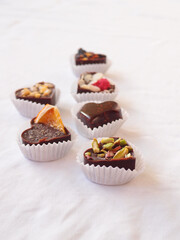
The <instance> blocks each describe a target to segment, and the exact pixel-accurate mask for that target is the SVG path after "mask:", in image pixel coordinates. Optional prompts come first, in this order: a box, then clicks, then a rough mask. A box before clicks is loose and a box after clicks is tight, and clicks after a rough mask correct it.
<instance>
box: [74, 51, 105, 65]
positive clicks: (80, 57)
mask: <svg viewBox="0 0 180 240" xmlns="http://www.w3.org/2000/svg"><path fill="white" fill-rule="evenodd" d="M75 62H76V65H84V64H92V63H106V55H104V54H97V53H93V52H86V51H85V50H84V49H82V48H80V49H79V50H78V52H77V54H76V55H75Z"/></svg>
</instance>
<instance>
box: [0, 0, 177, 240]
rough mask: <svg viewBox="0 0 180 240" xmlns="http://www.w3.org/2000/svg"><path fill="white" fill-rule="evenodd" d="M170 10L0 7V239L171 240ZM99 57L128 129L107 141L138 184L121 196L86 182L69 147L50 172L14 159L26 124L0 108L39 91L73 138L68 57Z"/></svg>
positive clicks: (47, 1)
mask: <svg viewBox="0 0 180 240" xmlns="http://www.w3.org/2000/svg"><path fill="white" fill-rule="evenodd" d="M179 11H180V2H179V1H176V0H157V1H155V0H153V1H150V0H147V1H141V0H138V1H133V0H132V1H131V0H126V1H123V0H122V1H121V0H120V1H116V0H112V1H107V0H97V1H95V0H93V1H90V0H89V1H82V0H74V1H73V0H71V1H70V0H69V1H65V0H64V1H63V0H59V1H58V0H44V1H43V0H41V1H40V0H34V1H30V0H27V1H23V0H7V1H5V0H2V1H0V79H1V80H0V82H1V87H0V89H1V94H0V123H1V125H0V126H1V130H0V141H1V143H0V239H3V240H36V239H38V240H40V239H42V240H50V239H51V240H61V239H63V240H64V239H66V240H76V239H78V240H89V239H93V240H99V239H103V240H109V239H113V240H119V239H122V240H131V239H133V240H134V239H143V240H144V239H146V240H152V239H156V240H159V239H160V240H161V239H163V240H164V239H168V240H169V239H173V240H179V239H180V230H179V229H180V204H179V202H180V154H179V153H180V111H179V110H180V107H179V106H180V88H179V87H180V66H179V65H180V42H179V39H180V16H179ZM79 47H83V48H84V49H86V50H89V51H94V52H99V53H105V54H107V56H108V57H109V58H110V59H111V61H112V66H111V68H110V69H109V71H108V73H107V76H109V77H111V78H112V79H114V80H115V81H116V84H117V86H118V87H119V96H118V100H120V102H121V106H122V107H123V108H125V109H126V110H127V111H128V113H129V119H128V120H127V122H126V123H125V124H124V125H123V127H122V129H120V130H119V132H118V133H117V135H118V136H124V137H125V138H127V139H129V140H130V141H131V142H132V143H134V144H135V145H136V146H137V147H138V148H139V150H140V151H141V152H142V153H143V155H144V159H145V163H146V169H145V171H144V173H143V174H141V175H140V176H139V177H137V178H136V179H134V180H133V181H131V182H130V183H128V184H126V185H123V186H116V187H115V186H114V187H110V186H102V185H97V184H94V183H92V182H90V181H88V180H87V179H86V178H85V176H84V175H83V173H82V171H81V169H80V167H79V165H78V164H77V163H76V159H75V158H76V152H77V150H78V149H79V148H80V147H81V145H82V143H84V142H87V141H89V140H87V139H85V138H83V137H81V136H80V135H79V136H78V141H77V142H76V144H75V145H74V147H73V149H72V150H71V151H70V152H69V154H68V155H66V157H64V158H63V159H61V160H58V161H54V162H50V163H36V162H32V161H29V160H27V159H25V158H24V156H23V155H22V153H21V152H20V150H19V148H18V145H17V142H16V136H17V131H18V128H19V127H20V126H21V125H22V124H24V122H26V121H29V119H26V118H24V117H22V116H21V115H20V114H19V113H18V112H17V110H16V109H15V107H14V106H13V104H12V103H11V101H10V97H9V95H10V93H11V92H12V91H14V90H15V89H18V88H20V87H22V86H30V85H31V84H34V83H36V82H39V81H49V82H53V83H54V84H56V86H57V87H58V88H60V90H61V96H60V101H59V108H60V112H61V115H62V118H63V121H64V123H65V125H69V126H70V127H71V128H73V129H74V130H75V131H76V129H75V125H74V122H73V119H72V117H71V113H70V109H71V108H72V106H73V104H75V101H74V99H73V98H72V96H71V94H70V88H71V84H72V82H73V81H74V80H76V77H75V76H74V75H73V73H72V71H71V67H70V61H69V59H70V56H71V54H73V53H75V52H76V51H77V49H78V48H79Z"/></svg>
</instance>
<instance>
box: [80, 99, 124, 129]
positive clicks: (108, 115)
mask: <svg viewBox="0 0 180 240" xmlns="http://www.w3.org/2000/svg"><path fill="white" fill-rule="evenodd" d="M77 117H78V118H79V119H80V120H81V121H82V122H83V123H84V124H85V125H87V126H88V127H89V128H91V129H93V128H95V127H99V126H103V125H104V124H107V123H111V122H112V121H115V120H118V119H122V113H121V109H120V107H119V105H118V103H117V102H114V101H106V102H103V103H93V102H91V103H86V104H85V105H84V106H83V107H82V108H81V109H80V111H79V112H78V113H77Z"/></svg>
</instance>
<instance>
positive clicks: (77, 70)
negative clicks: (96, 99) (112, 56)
mask: <svg viewBox="0 0 180 240" xmlns="http://www.w3.org/2000/svg"><path fill="white" fill-rule="evenodd" d="M70 62H71V66H72V70H73V73H74V74H75V76H77V77H79V76H80V75H81V74H82V73H84V72H101V73H105V72H106V71H107V70H108V69H109V67H110V66H111V61H110V60H109V59H108V58H107V61H106V63H92V64H84V65H76V63H75V55H72V56H71V59H70Z"/></svg>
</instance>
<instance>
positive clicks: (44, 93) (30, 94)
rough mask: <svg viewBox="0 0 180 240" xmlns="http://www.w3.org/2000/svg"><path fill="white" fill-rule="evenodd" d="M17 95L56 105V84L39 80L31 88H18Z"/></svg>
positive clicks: (20, 97)
mask: <svg viewBox="0 0 180 240" xmlns="http://www.w3.org/2000/svg"><path fill="white" fill-rule="evenodd" d="M15 97H16V98H17V99H24V100H28V101H31V102H36V103H41V104H51V105H55V86H54V84H52V83H46V82H39V83H36V84H35V85H34V86H32V87H31V88H21V89H18V90H17V91H16V92H15Z"/></svg>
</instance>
